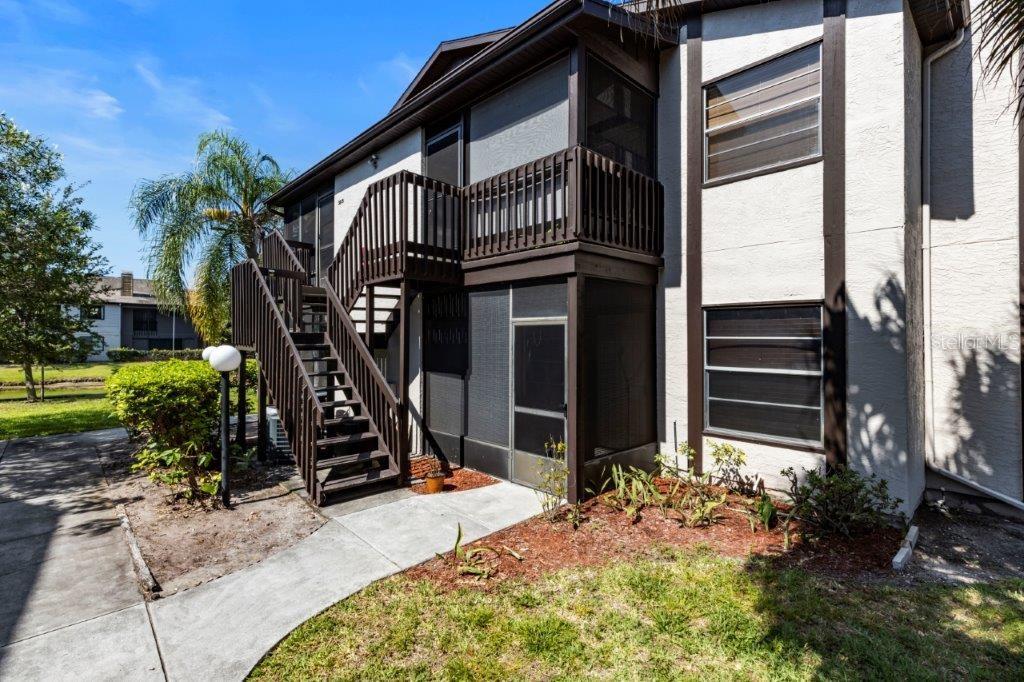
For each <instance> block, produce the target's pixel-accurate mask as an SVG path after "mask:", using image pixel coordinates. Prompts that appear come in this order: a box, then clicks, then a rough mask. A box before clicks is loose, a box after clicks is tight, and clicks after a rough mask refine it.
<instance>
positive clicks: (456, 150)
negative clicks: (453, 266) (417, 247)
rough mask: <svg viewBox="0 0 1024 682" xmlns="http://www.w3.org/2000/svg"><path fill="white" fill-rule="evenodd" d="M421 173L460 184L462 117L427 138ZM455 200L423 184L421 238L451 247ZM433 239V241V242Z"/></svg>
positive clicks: (451, 183) (425, 242)
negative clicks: (424, 186)
mask: <svg viewBox="0 0 1024 682" xmlns="http://www.w3.org/2000/svg"><path fill="white" fill-rule="evenodd" d="M425 156H426V158H425V159H424V163H423V174H424V175H426V176H427V177H428V178H430V179H432V180H440V181H441V182H444V183H447V184H449V185H454V186H456V187H461V186H462V121H461V120H459V121H457V122H455V123H453V124H451V125H449V126H447V127H445V128H443V129H442V130H440V131H439V132H437V133H436V134H433V135H431V136H430V137H429V138H428V139H427V145H426V155H425ZM458 210H459V206H458V203H457V202H455V201H454V199H453V198H452V197H451V195H449V196H448V198H447V199H446V198H445V196H444V195H443V194H440V193H436V192H434V191H431V190H430V189H428V188H424V193H423V226H422V227H423V234H421V235H419V239H418V240H417V241H420V242H422V243H424V244H430V245H431V246H440V247H448V248H451V247H452V246H454V244H455V233H454V226H455V225H457V224H458V216H457V215H453V213H454V212H457V211H458ZM435 242H436V243H435Z"/></svg>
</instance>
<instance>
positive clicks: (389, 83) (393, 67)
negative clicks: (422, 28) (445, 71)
mask: <svg viewBox="0 0 1024 682" xmlns="http://www.w3.org/2000/svg"><path fill="white" fill-rule="evenodd" d="M419 70H420V62H418V61H416V60H414V59H411V58H410V57H409V56H408V55H407V54H405V53H404V52H399V53H398V54H396V55H395V56H393V57H391V58H390V59H385V60H383V61H379V62H377V63H375V64H373V66H371V67H370V68H369V69H368V70H367V71H366V73H364V74H363V75H361V76H359V77H358V78H356V85H357V86H359V89H360V90H362V91H363V93H364V94H366V95H373V94H376V93H378V92H381V91H384V92H387V93H392V92H394V91H395V90H396V89H399V91H401V90H400V89H404V88H405V87H406V86H407V85H409V83H411V82H412V79H413V77H414V76H415V75H416V74H417V73H419Z"/></svg>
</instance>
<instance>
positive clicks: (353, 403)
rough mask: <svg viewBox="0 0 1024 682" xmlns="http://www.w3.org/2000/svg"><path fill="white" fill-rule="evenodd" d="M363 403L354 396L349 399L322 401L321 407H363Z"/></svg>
mask: <svg viewBox="0 0 1024 682" xmlns="http://www.w3.org/2000/svg"><path fill="white" fill-rule="evenodd" d="M361 406H362V403H361V402H359V401H358V400H355V399H353V398H349V399H347V400H327V401H325V402H322V403H320V407H324V408H331V407H361Z"/></svg>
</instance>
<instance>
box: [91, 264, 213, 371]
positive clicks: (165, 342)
mask: <svg viewBox="0 0 1024 682" xmlns="http://www.w3.org/2000/svg"><path fill="white" fill-rule="evenodd" d="M97 290H98V293H97V295H96V303H95V305H93V306H90V307H89V308H88V309H85V310H83V311H81V313H82V315H84V316H85V317H86V318H88V319H90V320H92V331H93V332H94V333H95V334H97V335H98V336H99V337H100V342H99V343H97V344H96V345H94V347H93V350H92V353H91V354H90V355H89V358H88V359H89V360H90V361H97V360H107V359H108V358H107V351H108V350H112V349H115V348H135V349H137V350H155V349H165V350H171V349H177V350H181V349H183V348H198V347H199V334H198V333H196V330H195V327H193V326H192V322H191V321H190V320H189V319H188V316H187V315H185V314H178V313H177V312H173V311H172V312H165V311H163V310H161V309H160V308H159V307H158V306H157V301H156V296H155V295H154V293H153V283H152V281H151V280H148V279H139V278H137V277H135V276H134V275H133V274H132V273H131V272H127V271H126V272H122V273H121V275H120V276H119V277H103V278H102V279H101V280H100V281H99V283H98V284H97Z"/></svg>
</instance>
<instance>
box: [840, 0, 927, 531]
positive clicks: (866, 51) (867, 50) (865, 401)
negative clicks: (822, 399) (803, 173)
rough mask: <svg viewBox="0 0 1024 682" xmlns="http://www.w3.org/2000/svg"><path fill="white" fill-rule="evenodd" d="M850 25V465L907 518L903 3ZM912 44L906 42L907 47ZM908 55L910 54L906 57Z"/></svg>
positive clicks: (917, 472)
mask: <svg viewBox="0 0 1024 682" xmlns="http://www.w3.org/2000/svg"><path fill="white" fill-rule="evenodd" d="M847 17H848V18H847V22H846V72H847V74H846V75H847V78H846V286H847V377H848V387H847V396H848V401H847V410H848V413H847V423H848V429H849V453H848V456H849V464H850V466H851V467H853V468H854V469H856V470H858V471H861V472H864V473H875V474H878V475H879V476H882V477H884V478H886V479H887V480H888V481H889V488H890V491H891V492H892V494H893V495H895V496H896V497H899V498H900V499H902V500H903V509H904V511H910V510H912V509H913V508H914V507H916V505H917V502H918V500H919V499H920V497H921V494H922V493H923V490H924V488H923V477H924V467H923V462H922V461H920V460H919V459H918V460H915V459H914V458H915V456H916V454H915V453H914V452H913V451H912V450H911V447H910V445H911V435H910V421H909V417H910V411H911V407H910V402H909V401H910V396H909V392H908V385H907V377H908V371H909V365H908V355H907V328H906V321H907V298H908V296H915V295H919V292H908V290H907V278H906V253H907V242H906V231H907V229H908V227H909V229H915V227H916V226H914V225H909V226H908V218H907V216H908V212H907V211H908V209H907V202H908V200H909V199H908V184H909V181H910V179H911V178H910V177H909V176H908V168H907V164H908V161H909V159H908V154H907V139H908V136H907V134H906V132H907V125H908V121H907V119H906V117H905V108H906V107H916V106H919V102H920V98H919V97H911V99H910V100H908V99H907V98H908V94H911V93H909V90H910V88H908V83H907V78H908V70H907V64H906V60H907V59H908V56H909V57H913V54H914V48H913V45H910V46H909V47H908V44H907V43H908V40H911V39H915V40H916V37H915V36H913V35H912V34H911V33H909V32H907V33H905V31H904V22H905V21H907V20H909V17H905V16H904V12H903V3H902V0H873V1H872V2H854V3H851V4H850V6H849V13H848V15H847ZM908 36H909V38H908ZM908 52H909V54H908Z"/></svg>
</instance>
